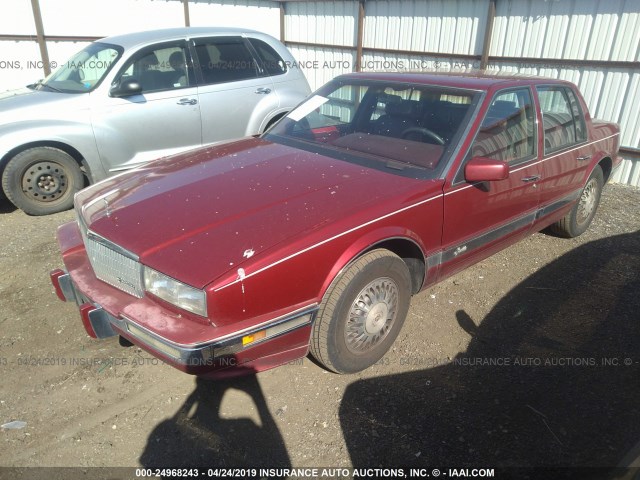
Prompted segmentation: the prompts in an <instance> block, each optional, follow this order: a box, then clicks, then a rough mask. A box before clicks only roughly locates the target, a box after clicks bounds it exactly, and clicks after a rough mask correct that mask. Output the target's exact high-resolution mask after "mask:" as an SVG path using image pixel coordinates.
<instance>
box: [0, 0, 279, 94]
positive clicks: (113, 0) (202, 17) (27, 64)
mask: <svg viewBox="0 0 640 480" xmlns="http://www.w3.org/2000/svg"><path fill="white" fill-rule="evenodd" d="M38 1H39V5H40V10H41V13H42V23H43V26H44V33H45V36H46V37H67V38H69V37H105V36H109V35H116V34H120V33H128V32H136V31H140V30H151V29H156V28H172V27H183V26H184V25H185V15H184V5H183V3H182V0H109V1H101V2H97V1H89V2H87V1H86V0H64V1H60V0H38ZM189 19H190V24H191V25H192V26H196V27H197V26H213V25H215V26H234V27H244V28H252V29H255V30H260V31H262V32H265V33H268V34H270V35H273V36H274V37H276V38H279V37H280V5H279V3H278V2H275V1H263V0H197V1H195V0H191V1H190V2H189ZM12 36H16V37H18V36H24V37H26V38H23V39H20V40H10V39H6V38H7V37H12ZM3 37H4V38H5V39H4V40H3V39H2V38H3ZM35 39H36V27H35V22H34V14H33V11H32V8H31V2H30V1H29V0H12V1H11V2H2V4H1V5H0V92H2V91H4V90H8V89H12V88H18V87H21V86H24V85H27V84H29V83H33V82H34V81H36V80H38V79H40V78H42V77H43V76H44V75H43V69H42V64H41V63H42V57H41V56H40V51H39V49H38V44H37V43H36V42H35ZM86 44H87V42H82V41H72V40H64V41H60V40H58V41H55V40H50V39H49V40H47V50H48V52H49V61H50V64H51V66H52V67H53V69H55V68H56V66H57V65H60V64H61V63H62V62H65V61H66V60H67V59H68V58H69V57H70V56H71V55H72V54H74V53H75V52H77V51H78V50H80V49H82V48H83V47H84V46H85V45H86Z"/></svg>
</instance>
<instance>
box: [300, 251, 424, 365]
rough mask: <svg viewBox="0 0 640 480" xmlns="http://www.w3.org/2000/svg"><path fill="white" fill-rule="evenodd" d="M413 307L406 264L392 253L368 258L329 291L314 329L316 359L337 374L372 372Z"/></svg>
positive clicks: (361, 261)
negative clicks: (371, 367) (369, 370)
mask: <svg viewBox="0 0 640 480" xmlns="http://www.w3.org/2000/svg"><path fill="white" fill-rule="evenodd" d="M369 302H370V303H369ZM410 302H411V275H410V274H409V269H408V268H407V265H406V264H405V263H404V262H403V261H402V259H401V258H400V257H398V256H397V255H395V254H393V253H391V252H389V251H388V250H382V249H379V250H373V251H371V252H368V253H366V254H365V255H363V256H362V257H360V258H359V259H357V260H356V261H355V262H354V263H352V264H351V265H350V266H349V267H347V269H346V270H345V271H344V272H343V273H342V274H341V275H340V276H339V277H338V278H337V279H336V280H334V282H333V283H332V284H331V286H330V287H329V289H328V290H327V293H326V294H325V296H324V298H323V300H322V302H321V304H320V309H319V311H318V317H317V319H316V321H315V323H314V325H313V330H312V333H311V345H310V350H311V354H312V355H313V356H314V357H315V358H316V360H318V361H319V362H320V363H321V364H322V365H324V366H325V367H326V368H327V369H329V370H332V371H334V372H336V373H354V372H359V371H361V370H364V369H365V368H367V367H370V366H371V365H373V364H375V363H376V362H378V361H379V360H380V359H381V358H382V356H383V355H384V354H385V353H386V352H387V351H388V350H389V348H390V347H391V345H392V344H393V342H394V341H395V339H396V337H397V336H398V333H400V330H401V329H402V325H403V323H404V321H405V318H406V317H407V312H408V311H409V304H410ZM367 303H369V304H368V305H366V304H367ZM382 319H386V321H385V322H382V321H381V320H382Z"/></svg>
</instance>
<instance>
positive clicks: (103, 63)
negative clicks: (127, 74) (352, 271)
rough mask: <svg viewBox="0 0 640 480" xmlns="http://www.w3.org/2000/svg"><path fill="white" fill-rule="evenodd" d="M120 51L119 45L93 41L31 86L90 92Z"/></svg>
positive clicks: (64, 91)
mask: <svg viewBox="0 0 640 480" xmlns="http://www.w3.org/2000/svg"><path fill="white" fill-rule="evenodd" d="M121 53H122V48H121V47H118V46H116V45H109V44H106V43H100V42H94V43H92V44H90V45H88V46H87V47H86V48H84V49H83V50H80V51H79V52H78V53H76V54H75V55H74V56H73V57H71V58H70V59H69V60H67V61H66V62H65V63H63V64H62V65H60V67H59V68H58V69H57V70H56V71H55V72H53V73H52V74H51V75H49V76H48V77H47V78H46V79H44V80H42V81H41V82H38V83H37V84H35V85H33V88H36V89H38V90H50V91H55V92H63V93H86V92H90V91H91V90H93V89H94V88H95V87H97V86H98V85H99V84H100V82H102V79H103V78H104V77H105V75H106V74H107V72H109V70H110V69H111V66H112V65H113V64H114V63H115V62H116V60H118V58H119V57H120V54H121Z"/></svg>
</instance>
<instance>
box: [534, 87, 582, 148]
mask: <svg viewBox="0 0 640 480" xmlns="http://www.w3.org/2000/svg"><path fill="white" fill-rule="evenodd" d="M537 90H538V98H539V99H540V111H541V112H542V123H543V126H544V152H545V154H547V153H551V152H555V151H557V150H561V149H563V148H567V147H569V146H571V145H574V144H576V143H580V142H583V141H585V140H586V138H587V132H586V127H585V122H584V116H583V114H582V110H581V109H580V105H579V104H578V101H577V99H576V96H575V94H574V93H573V92H572V91H571V89H570V88H567V87H561V86H543V87H537Z"/></svg>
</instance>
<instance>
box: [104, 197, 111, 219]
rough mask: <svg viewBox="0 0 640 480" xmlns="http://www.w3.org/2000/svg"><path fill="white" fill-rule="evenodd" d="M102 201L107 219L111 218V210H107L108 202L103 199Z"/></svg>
mask: <svg viewBox="0 0 640 480" xmlns="http://www.w3.org/2000/svg"><path fill="white" fill-rule="evenodd" d="M102 201H103V202H104V208H105V210H106V214H107V218H109V217H111V210H109V200H107V199H106V198H103V199H102Z"/></svg>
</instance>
